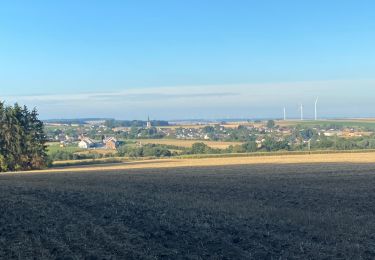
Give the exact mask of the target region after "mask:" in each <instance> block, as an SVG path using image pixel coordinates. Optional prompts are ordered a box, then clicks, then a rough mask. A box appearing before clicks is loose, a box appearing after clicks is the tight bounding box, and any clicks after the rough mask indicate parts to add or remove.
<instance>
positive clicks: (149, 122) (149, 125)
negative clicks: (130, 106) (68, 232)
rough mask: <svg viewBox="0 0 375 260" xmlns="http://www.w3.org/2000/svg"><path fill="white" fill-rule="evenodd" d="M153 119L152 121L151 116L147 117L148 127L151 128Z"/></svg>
mask: <svg viewBox="0 0 375 260" xmlns="http://www.w3.org/2000/svg"><path fill="white" fill-rule="evenodd" d="M151 127H152V125H151V121H150V116H148V117H147V128H151Z"/></svg>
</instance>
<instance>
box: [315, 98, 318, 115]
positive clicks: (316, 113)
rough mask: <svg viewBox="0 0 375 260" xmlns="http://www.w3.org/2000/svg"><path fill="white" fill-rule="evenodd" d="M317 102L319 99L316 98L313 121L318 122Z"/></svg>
mask: <svg viewBox="0 0 375 260" xmlns="http://www.w3.org/2000/svg"><path fill="white" fill-rule="evenodd" d="M318 101H319V97H317V98H316V100H315V121H316V120H318Z"/></svg>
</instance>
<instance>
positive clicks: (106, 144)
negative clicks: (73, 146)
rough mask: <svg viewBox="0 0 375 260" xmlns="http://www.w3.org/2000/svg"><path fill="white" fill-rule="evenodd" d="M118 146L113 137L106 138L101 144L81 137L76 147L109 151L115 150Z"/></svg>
mask: <svg viewBox="0 0 375 260" xmlns="http://www.w3.org/2000/svg"><path fill="white" fill-rule="evenodd" d="M118 146H119V142H118V141H117V139H116V138H114V137H106V138H104V139H103V140H102V142H97V141H95V140H93V139H91V138H88V137H83V138H81V141H80V142H79V143H78V147H79V148H81V149H97V148H104V149H109V150H116V149H117V148H118Z"/></svg>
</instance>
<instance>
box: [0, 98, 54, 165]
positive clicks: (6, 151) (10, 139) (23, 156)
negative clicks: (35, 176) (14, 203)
mask: <svg viewBox="0 0 375 260" xmlns="http://www.w3.org/2000/svg"><path fill="white" fill-rule="evenodd" d="M38 116H39V115H38V112H37V110H36V109H35V108H34V109H33V110H29V109H28V108H27V107H26V106H23V107H21V106H19V105H18V104H17V103H16V104H15V105H14V106H6V105H5V104H4V102H0V171H1V172H5V171H20V170H32V169H41V168H44V167H46V166H47V164H48V156H47V153H46V149H47V148H46V141H47V139H46V135H45V133H44V125H43V122H42V121H41V120H39V118H38Z"/></svg>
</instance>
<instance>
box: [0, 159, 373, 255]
mask: <svg viewBox="0 0 375 260" xmlns="http://www.w3.org/2000/svg"><path fill="white" fill-rule="evenodd" d="M279 160H281V159H279ZM198 161H199V160H197V162H198ZM290 161H291V160H290ZM291 162H292V161H291ZM152 163H154V164H155V165H157V163H156V162H152ZM152 163H148V165H150V164H152ZM163 163H164V162H160V164H163ZM144 164H147V162H144ZM90 169H91V170H90ZM0 187H1V189H0V205H1V211H0V259H85V258H86V259H373V258H374V257H375V235H374V234H375V222H374V219H375V207H374V205H375V164H373V163H371V162H367V163H365V162H362V163H358V162H356V163H353V162H344V161H342V162H340V163H333V162H328V161H326V162H321V163H318V162H313V161H311V162H309V163H298V164H296V163H282V162H280V161H279V163H277V161H275V162H274V163H272V164H270V163H264V164H255V163H254V164H245V163H244V162H242V164H234V163H233V164H232V165H229V164H228V165H221V166H214V165H206V166H204V163H201V164H198V165H195V166H190V167H189V166H187V165H183V166H181V165H175V166H173V167H164V168H161V167H160V168H156V166H153V167H148V168H147V167H144V168H137V167H133V168H126V167H125V166H124V167H123V168H114V166H113V167H111V166H109V167H108V168H103V169H101V170H98V169H95V168H94V169H93V168H88V169H87V171H85V169H84V168H83V169H81V170H80V171H77V170H74V169H72V170H71V171H70V170H66V169H65V170H63V171H61V172H36V173H19V174H3V175H0Z"/></svg>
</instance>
